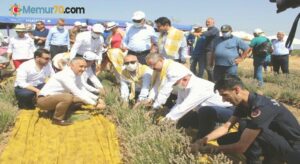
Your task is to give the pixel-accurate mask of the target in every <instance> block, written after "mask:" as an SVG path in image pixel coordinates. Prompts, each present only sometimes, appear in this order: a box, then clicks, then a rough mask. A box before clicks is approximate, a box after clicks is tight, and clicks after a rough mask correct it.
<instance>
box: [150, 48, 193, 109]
mask: <svg viewBox="0 0 300 164" xmlns="http://www.w3.org/2000/svg"><path fill="white" fill-rule="evenodd" d="M146 61H147V64H148V66H149V67H150V68H152V69H153V70H154V72H153V79H154V80H153V81H154V84H152V89H151V90H150V93H149V96H148V101H149V102H151V101H154V103H153V105H152V108H154V109H158V108H160V107H161V106H162V105H164V104H165V103H166V102H167V99H168V98H169V96H170V94H171V92H172V90H173V85H174V84H175V83H176V81H177V80H178V79H179V78H178V76H180V75H179V74H178V70H180V72H182V73H186V74H189V73H191V71H190V70H189V69H188V68H186V67H185V66H184V65H182V64H180V63H178V62H175V61H173V60H170V59H164V57H163V56H162V55H160V54H158V53H150V54H149V55H147V57H146ZM181 77H182V76H181Z"/></svg>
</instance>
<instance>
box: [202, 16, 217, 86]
mask: <svg viewBox="0 0 300 164" xmlns="http://www.w3.org/2000/svg"><path fill="white" fill-rule="evenodd" d="M205 24H206V27H207V31H205V32H203V33H202V35H201V36H203V37H205V38H206V44H205V55H206V56H205V57H206V64H205V65H206V72H207V75H208V80H209V81H214V78H213V68H214V58H213V49H212V42H213V40H214V39H215V38H217V37H219V35H220V31H219V29H218V28H217V27H215V20H214V19H213V18H207V19H206V22H205Z"/></svg>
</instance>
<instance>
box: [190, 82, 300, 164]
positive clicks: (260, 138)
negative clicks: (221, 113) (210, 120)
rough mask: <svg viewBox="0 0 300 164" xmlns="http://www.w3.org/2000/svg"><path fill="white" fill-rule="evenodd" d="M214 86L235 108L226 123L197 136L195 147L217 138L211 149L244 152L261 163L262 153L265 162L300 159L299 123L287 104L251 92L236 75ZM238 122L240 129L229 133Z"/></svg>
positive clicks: (252, 161)
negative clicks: (208, 132) (216, 143)
mask: <svg viewBox="0 0 300 164" xmlns="http://www.w3.org/2000/svg"><path fill="white" fill-rule="evenodd" d="M214 89H215V90H218V91H219V93H220V95H221V96H222V98H223V100H224V101H228V102H230V103H231V104H233V105H234V106H236V109H235V111H234V113H233V116H231V117H230V119H229V120H228V121H227V122H226V123H225V124H223V125H222V126H220V127H219V128H217V129H215V130H214V131H212V132H211V133H210V134H208V135H206V136H205V137H204V138H202V139H200V140H197V141H196V142H195V143H194V144H193V145H192V146H191V147H192V151H197V150H199V148H201V146H204V145H205V144H207V142H208V141H211V140H215V139H218V140H217V141H218V144H219V145H220V146H219V147H211V150H210V151H211V152H218V151H220V152H224V153H244V155H245V156H246V158H247V163H261V161H260V160H259V157H260V156H261V155H263V156H264V161H263V163H273V162H274V161H277V162H278V161H285V162H287V163H289V164H290V163H299V161H300V126H299V123H298V121H297V119H296V118H295V117H294V116H293V114H292V113H291V112H290V111H289V110H288V109H287V108H285V107H284V106H283V105H282V104H280V103H278V102H277V101H276V100H274V99H269V98H267V97H265V96H261V95H258V94H256V93H250V92H249V91H248V90H246V89H245V87H244V84H243V83H242V81H241V80H240V79H239V78H238V77H236V76H227V77H225V78H223V79H220V80H219V81H217V82H216V84H215V87H214ZM236 122H239V124H240V127H239V131H238V132H236V133H229V134H227V133H228V131H229V129H230V128H231V127H232V126H233V125H234V124H235V123H236Z"/></svg>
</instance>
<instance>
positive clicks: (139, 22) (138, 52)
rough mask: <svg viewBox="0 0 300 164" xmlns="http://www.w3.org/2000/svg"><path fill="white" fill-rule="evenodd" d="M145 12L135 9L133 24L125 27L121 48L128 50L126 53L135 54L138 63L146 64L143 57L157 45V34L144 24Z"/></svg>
mask: <svg viewBox="0 0 300 164" xmlns="http://www.w3.org/2000/svg"><path fill="white" fill-rule="evenodd" d="M145 17H146V15H145V13H144V12H142V11H136V12H134V13H133V16H132V18H131V19H132V21H133V25H131V26H129V27H127V28H126V33H125V36H124V38H123V42H122V45H123V47H122V49H123V50H124V51H125V50H128V54H132V55H135V56H137V58H138V61H139V63H141V64H146V61H145V57H146V55H147V54H148V53H150V50H151V49H152V48H153V47H154V46H156V45H157V35H156V33H155V31H154V28H153V27H151V26H149V25H147V24H145Z"/></svg>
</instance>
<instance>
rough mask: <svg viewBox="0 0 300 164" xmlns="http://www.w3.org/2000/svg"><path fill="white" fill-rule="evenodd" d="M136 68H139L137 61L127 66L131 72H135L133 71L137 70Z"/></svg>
mask: <svg viewBox="0 0 300 164" xmlns="http://www.w3.org/2000/svg"><path fill="white" fill-rule="evenodd" d="M136 68H137V62H135V63H134V64H131V63H130V64H128V65H127V66H126V69H127V70H128V71H130V72H133V71H135V70H136Z"/></svg>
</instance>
